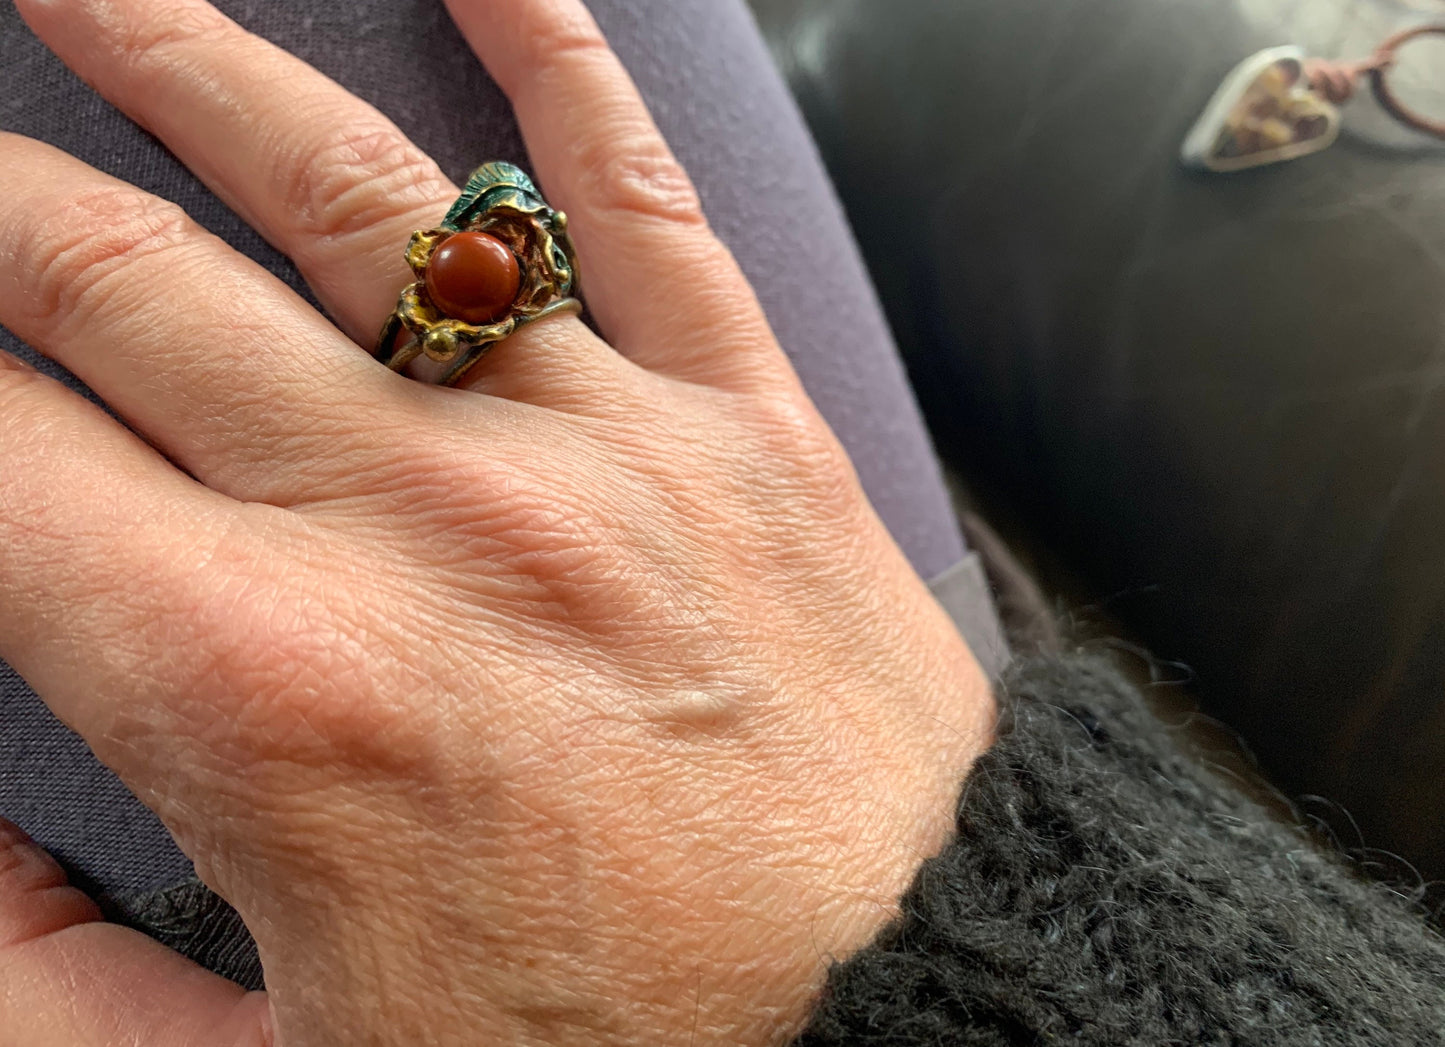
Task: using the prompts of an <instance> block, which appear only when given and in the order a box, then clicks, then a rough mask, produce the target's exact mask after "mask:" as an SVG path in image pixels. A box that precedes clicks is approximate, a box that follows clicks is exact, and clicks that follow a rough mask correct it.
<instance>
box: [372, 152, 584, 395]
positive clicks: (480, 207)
mask: <svg viewBox="0 0 1445 1047" xmlns="http://www.w3.org/2000/svg"><path fill="white" fill-rule="evenodd" d="M460 232H480V233H487V234H489V235H490V236H494V237H496V238H497V239H498V240H501V241H502V242H503V243H504V244H506V245H507V246H508V247H510V248H511V249H512V252H513V253H514V254H515V255H516V256H517V259H518V261H519V262H520V263H521V270H522V284H521V288H520V290H519V291H518V292H517V297H516V300H515V301H514V302H513V304H512V308H511V309H510V310H509V311H508V312H507V314H506V315H505V316H503V317H502V318H501V319H499V320H497V321H495V322H493V323H488V324H480V325H478V324H469V323H467V322H466V321H463V320H458V319H455V318H454V317H449V316H447V315H445V314H444V313H443V312H441V310H440V309H438V308H437V306H436V305H435V303H433V302H432V300H431V296H430V295H429V294H428V293H427V289H426V267H427V263H428V262H429V261H430V259H431V256H432V252H433V251H435V250H436V249H437V247H439V246H440V245H441V243H442V242H443V241H444V240H446V239H447V238H448V237H450V236H452V235H453V234H455V233H460ZM406 261H407V264H408V265H409V266H411V270H412V272H413V273H414V274H416V282H415V283H412V284H409V285H407V287H406V289H405V290H403V291H402V292H401V297H400V298H399V299H398V301H397V305H396V309H395V310H394V311H393V312H392V314H391V315H390V316H389V317H387V319H386V323H385V324H384V325H383V326H382V329H381V335H380V337H379V338H378V339H377V343H376V350H375V356H376V358H377V359H378V360H380V361H381V362H382V363H384V364H386V366H387V367H390V368H391V369H392V370H393V371H400V370H402V369H403V368H405V367H406V366H407V365H408V364H410V363H411V362H412V361H413V360H415V359H416V358H417V357H419V356H421V355H423V354H425V355H426V356H427V357H428V358H429V359H431V360H434V361H436V362H437V363H439V364H442V365H444V367H445V370H444V371H443V372H442V377H441V379H440V383H441V384H443V385H455V384H456V383H457V382H459V381H461V379H462V377H463V376H464V375H465V374H466V373H467V371H468V370H469V369H470V368H471V367H472V365H474V364H475V363H476V362H477V361H478V360H480V359H481V358H482V357H483V356H485V355H486V353H487V351H488V350H489V349H490V348H491V347H492V346H494V345H496V344H497V343H498V342H500V341H501V340H502V339H504V338H506V337H507V336H508V335H510V334H512V333H513V332H514V331H516V330H517V329H518V328H520V327H523V326H525V325H527V324H529V323H533V322H535V321H537V320H541V319H543V318H545V317H548V316H555V315H557V314H559V313H564V312H572V313H580V312H581V311H582V303H581V302H579V301H578V300H577V299H576V298H575V297H574V294H575V292H576V289H577V258H576V254H575V253H574V251H573V249H572V240H571V237H569V236H568V235H567V216H566V215H565V214H563V213H562V212H561V211H554V210H553V209H552V208H551V207H549V206H547V202H546V201H545V200H543V199H542V194H541V193H539V192H538V191H537V187H536V186H535V185H534V184H533V183H532V180H531V179H530V178H528V177H527V175H526V174H525V173H524V172H523V171H522V170H521V169H520V168H517V167H514V166H513V165H512V164H508V163H500V162H499V163H490V164H484V165H482V166H481V167H479V168H477V169H476V170H475V171H473V172H472V176H471V177H470V178H469V179H467V184H466V188H464V189H463V190H462V193H461V195H460V196H459V197H457V202H456V203H454V204H453V205H452V207H451V210H449V211H448V212H447V214H446V217H445V218H443V219H442V222H441V224H440V225H439V226H437V227H436V228H434V229H419V230H417V231H416V232H415V233H412V235H411V241H410V242H409V243H408V244H407V248H406Z"/></svg>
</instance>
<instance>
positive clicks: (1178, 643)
mask: <svg viewBox="0 0 1445 1047" xmlns="http://www.w3.org/2000/svg"><path fill="white" fill-rule="evenodd" d="M753 2H754V7H755V10H756V13H757V15H758V18H759V21H760V22H761V24H762V26H763V28H764V30H765V32H766V33H767V35H768V37H769V40H770V43H771V45H772V46H773V48H774V51H775V54H776V56H777V59H778V61H779V64H780V65H781V66H782V68H783V70H784V72H785V73H786V75H787V76H788V78H789V81H790V83H791V85H792V88H793V91H794V93H795V95H796V97H797V98H798V100H799V103H800V104H801V106H802V109H803V111H804V114H805V116H806V117H807V119H808V121H809V123H810V124H811V126H812V128H813V131H814V133H815V135H816V137H817V139H818V142H819V145H820V148H821V150H822V152H823V155H824V158H825V160H826V162H827V164H828V166H829V168H830V170H831V172H832V175H833V178H834V180H835V182H836V184H837V186H838V189H839V192H840V194H841V195H842V198H843V201H844V204H845V206H846V207H847V209H848V212H849V215H850V217H851V219H852V222H853V224H854V228H855V230H856V232H857V235H858V237H859V239H860V241H861V243H862V246H863V250H864V253H865V256H866V257H867V259H868V261H869V264H870V267H871V269H872V272H873V277H874V279H875V281H876V282H877V284H878V286H879V289H880V291H881V292H882V295H883V299H884V302H885V305H886V307H887V309H888V313H889V317H890V319H891V322H892V323H893V325H894V330H895V332H896V334H897V336H898V340H899V343H900V345H901V347H902V349H903V351H904V354H905V356H906V358H907V360H908V364H909V368H910V371H911V373H912V376H913V379H914V383H915V385H916V387H917V389H918V392H919V395H920V398H921V400H922V402H923V406H924V409H925V411H926V413H927V415H928V418H929V421H930V424H931V426H932V428H933V431H934V435H935V439H936V440H937V442H938V445H939V449H940V451H941V452H942V453H943V455H944V457H945V459H946V460H947V462H948V463H949V465H950V467H951V468H952V469H953V470H954V471H955V472H956V473H957V474H958V476H959V477H960V478H961V479H962V481H963V482H964V484H965V485H966V487H967V489H968V490H969V492H970V494H971V497H972V498H973V499H975V500H976V503H977V505H978V506H979V508H980V510H981V512H982V513H983V515H984V516H985V517H986V518H987V519H988V520H989V521H990V522H991V523H992V524H993V525H994V526H995V527H996V528H997V529H998V530H999V531H1000V533H1001V534H1002V535H1003V536H1004V538H1005V539H1006V540H1007V541H1008V542H1009V543H1010V544H1011V545H1012V546H1013V547H1014V548H1016V549H1018V550H1022V551H1023V554H1024V556H1025V558H1026V559H1028V560H1029V561H1031V562H1032V564H1033V565H1034V566H1035V568H1036V569H1037V572H1038V574H1039V576H1040V577H1041V579H1042V581H1043V584H1044V588H1045V590H1046V591H1047V592H1049V593H1051V594H1053V596H1054V597H1055V598H1057V599H1058V600H1059V601H1060V602H1061V605H1062V606H1065V607H1067V608H1069V609H1070V611H1069V613H1070V614H1072V615H1073V616H1074V617H1075V618H1076V619H1079V620H1082V621H1083V622H1084V623H1085V627H1086V628H1087V627H1088V625H1089V624H1090V623H1091V622H1092V623H1095V624H1096V625H1097V623H1107V625H1106V626H1101V627H1107V628H1108V629H1111V630H1112V629H1117V630H1119V631H1121V632H1122V633H1123V634H1125V635H1127V636H1130V637H1135V638H1137V639H1138V640H1139V641H1140V642H1141V643H1142V644H1144V645H1147V647H1148V648H1149V649H1150V650H1151V651H1152V652H1153V653H1154V655H1155V656H1156V657H1157V658H1159V659H1163V660H1167V661H1169V662H1178V663H1182V665H1183V666H1185V667H1187V670H1185V675H1186V678H1187V681H1188V682H1187V686H1188V688H1189V690H1190V692H1191V693H1192V695H1193V696H1194V697H1195V698H1196V699H1197V700H1198V701H1199V703H1200V704H1201V706H1202V707H1203V709H1204V710H1205V711H1206V712H1208V713H1210V714H1212V715H1214V716H1217V717H1218V718H1220V719H1222V720H1224V721H1225V722H1226V723H1228V724H1229V725H1230V726H1231V727H1233V728H1234V729H1236V730H1237V731H1238V732H1239V733H1240V735H1241V736H1242V737H1243V739H1244V741H1245V743H1246V744H1247V745H1248V747H1249V748H1250V749H1251V750H1252V751H1253V752H1254V753H1255V754H1256V755H1257V757H1258V759H1259V761H1260V763H1261V765H1262V766H1263V768H1264V770H1265V771H1266V772H1267V773H1268V774H1269V775H1270V777H1271V778H1273V780H1274V781H1275V782H1277V783H1278V784H1279V786H1280V787H1281V788H1282V789H1283V791H1284V792H1285V793H1286V794H1287V795H1288V796H1290V797H1291V798H1293V799H1294V800H1295V801H1296V803H1297V804H1298V805H1299V807H1300V809H1301V811H1302V812H1303V813H1304V814H1305V815H1306V816H1308V817H1312V818H1317V819H1320V820H1321V821H1322V824H1326V825H1327V826H1328V827H1329V829H1330V830H1331V831H1333V832H1334V833H1336V834H1337V835H1338V837H1339V839H1340V842H1341V844H1342V845H1343V846H1344V847H1346V848H1347V849H1351V850H1353V851H1355V852H1356V854H1357V855H1358V856H1360V857H1361V858H1362V860H1365V861H1368V862H1372V863H1373V862H1380V863H1383V865H1384V866H1385V869H1384V872H1385V874H1386V875H1389V876H1392V877H1393V878H1395V879H1398V880H1404V881H1406V882H1408V881H1409V880H1410V879H1411V878H1412V877H1416V876H1418V877H1419V880H1420V882H1423V881H1425V880H1432V879H1435V878H1445V142H1440V141H1436V140H1433V139H1430V138H1427V137H1425V136H1422V135H1420V134H1418V133H1415V132H1411V131H1407V130H1405V129H1403V128H1401V127H1400V126H1398V125H1397V124H1395V123H1394V122H1393V121H1391V120H1390V119H1389V118H1388V117H1387V116H1386V115H1385V114H1384V113H1383V112H1382V111H1381V110H1380V109H1379V108H1378V106H1377V105H1376V104H1375V102H1374V100H1373V99H1372V98H1371V97H1370V95H1369V92H1368V91H1364V92H1362V94H1361V95H1360V96H1359V97H1358V98H1357V99H1356V100H1355V101H1353V102H1352V103H1350V104H1349V105H1348V106H1347V108H1346V110H1345V120H1344V132H1343V135H1342V137H1341V140H1340V141H1339V142H1338V143H1337V144H1336V145H1335V146H1333V147H1332V148H1331V149H1329V150H1328V151H1326V152H1324V153H1321V154H1319V155H1317V156H1314V157H1311V158H1307V159H1303V160H1299V161H1295V162H1293V163H1290V164H1285V165H1281V166H1277V167H1271V168H1265V169H1261V170H1258V171H1253V172H1247V173H1242V174H1235V175H1228V176H1222V175H1205V174H1193V173H1190V172H1187V171H1185V170H1183V169H1182V168H1181V167H1180V165H1179V163H1178V160H1177V154H1178V149H1179V146H1180V143H1181V141H1182V140H1183V138H1184V135H1185V134H1186V132H1187V131H1188V130H1189V128H1190V126H1191V124H1192V123H1193V122H1194V120H1195V119H1196V117H1198V115H1199V113H1200V111H1201V110H1202V109H1203V107H1204V105H1205V103H1206V101H1207V100H1208V99H1209V97H1210V95H1211V94H1212V93H1213V91H1214V89H1215V88H1216V87H1217V86H1218V84H1219V82H1220V80H1221V79H1222V78H1223V77H1224V76H1225V74H1226V73H1227V72H1228V71H1229V70H1230V69H1231V68H1232V67H1233V66H1234V65H1235V64H1236V63H1238V62H1239V61H1240V60H1241V59H1243V58H1244V57H1246V56H1247V55H1249V54H1250V53H1252V52H1254V51H1257V50H1259V49H1261V48H1264V47H1268V46H1273V45H1277V44H1283V43H1296V44H1300V45H1302V46H1303V47H1304V48H1305V49H1306V50H1307V51H1308V52H1309V53H1310V54H1315V55H1321V56H1329V57H1364V56H1365V55H1368V54H1369V53H1370V52H1371V51H1372V50H1373V49H1374V48H1375V46H1376V45H1377V44H1378V43H1379V42H1380V41H1381V40H1382V39H1383V38H1384V37H1385V36H1387V35H1388V34H1389V33H1391V32H1393V31H1395V30H1397V29H1400V28H1403V27H1405V26H1408V25H1414V24H1420V23H1424V22H1430V21H1434V22H1445V0H1372V2H1352V0H1008V2H1006V3H1003V2H998V0H990V2H983V0H753ZM1398 75H1399V78H1400V83H1401V85H1402V93H1403V94H1405V95H1406V96H1407V98H1408V99H1409V101H1410V102H1412V103H1413V104H1415V105H1418V106H1419V107H1421V108H1424V109H1427V110H1430V111H1432V112H1433V113H1435V114H1436V115H1437V118H1438V119H1445V37H1442V38H1436V39H1434V40H1427V41H1422V42H1420V43H1418V44H1416V45H1411V47H1410V49H1409V50H1408V51H1407V52H1406V53H1405V54H1404V56H1403V57H1402V64H1401V67H1400V69H1399V71H1398ZM1320 797H1322V798H1325V799H1319V798H1320ZM1386 852H1391V853H1386Z"/></svg>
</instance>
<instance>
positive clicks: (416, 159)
mask: <svg viewBox="0 0 1445 1047" xmlns="http://www.w3.org/2000/svg"><path fill="white" fill-rule="evenodd" d="M17 6H18V7H19V9H20V12H21V14H22V15H23V16H24V18H25V20H26V21H27V22H28V23H29V24H30V26H31V27H32V28H33V29H34V30H35V32H36V34H37V35H39V36H40V38H41V39H42V40H43V41H44V42H45V43H46V44H47V46H49V47H50V48H51V49H52V50H53V51H55V53H56V54H57V55H58V56H59V57H60V58H61V59H62V60H63V61H65V63H66V64H67V65H69V66H70V67H71V68H72V69H74V70H75V71H76V72H77V73H79V74H80V75H81V76H82V77H83V78H84V79H85V80H86V81H87V82H89V83H90V84H91V85H92V86H94V87H95V88H96V89H97V90H98V91H99V92H100V93H101V94H102V95H104V96H105V97H106V98H107V99H108V100H109V101H111V102H112V103H113V104H115V105H116V106H117V107H118V108H120V109H121V110H122V111H124V112H125V113H126V114H127V115H129V116H130V117H131V118H132V119H134V120H135V121H136V122H137V123H139V124H141V125H142V126H144V127H145V128H147V129H148V130H149V131H151V132H152V133H154V134H155V135H156V136H157V137H158V138H160V139H161V140H162V141H163V142H164V143H165V144H166V145H167V146H168V147H169V148H170V149H171V150H172V151H173V152H174V153H175V154H176V155H177V156H179V157H180V159H181V160H182V161H183V162H184V163H185V164H186V165H187V166H188V167H189V168H190V169H191V170H192V171H193V172H194V173H195V174H196V175H197V176H198V177H199V178H200V179H201V180H202V181H203V182H205V183H206V185H207V186H208V187H210V189H211V190H212V191H213V192H215V193H216V195H217V196H219V197H220V198H221V199H222V200H223V201H225V202H226V203H227V204H228V205H229V206H230V207H232V208H233V209H234V210H235V211H236V212H237V213H238V214H239V215H240V216H241V217H242V218H244V219H245V220H246V221H247V222H248V223H249V224H250V225H251V226H253V227H254V228H255V229H257V230H258V231H259V232H260V233H261V234H262V235H263V236H265V237H266V239H267V240H269V241H270V242H271V243H272V244H273V245H274V246H275V247H276V248H277V249H278V250H280V251H281V252H282V253H283V254H285V255H287V256H288V257H289V258H291V259H292V260H293V261H294V262H295V263H296V265H297V267H298V268H299V269H300V270H301V273H302V275H303V276H304V277H305V279H306V281H307V283H308V284H309V285H310V286H311V288H312V290H313V291H314V292H315V293H316V295H317V298H318V299H319V300H320V301H321V303H322V304H323V305H324V306H325V307H326V309H327V311H328V312H329V313H330V314H331V316H332V317H333V318H335V320H336V322H337V324H338V326H340V327H341V329H342V330H343V331H345V332H346V333H347V334H348V335H350V337H351V338H352V339H353V340H354V341H355V342H357V343H358V344H360V345H361V346H364V347H365V348H367V349H370V348H371V347H372V344H373V342H374V340H375V338H376V336H377V332H378V331H379V330H380V328H381V323H382V321H383V320H384V319H385V317H386V315H387V313H388V312H390V310H391V309H392V307H393V306H394V305H395V303H396V296H397V293H398V291H399V290H400V289H401V287H402V286H403V285H404V284H406V283H408V282H409V281H410V280H411V279H413V277H412V276H411V273H410V270H409V269H408V268H407V267H406V264H405V262H404V261H403V258H402V253H403V250H404V248H405V246H406V243H407V240H408V238H409V236H410V235H411V233H412V231H413V230H415V229H419V228H426V227H429V226H433V225H435V224H436V222H437V221H439V220H440V219H441V217H442V215H443V214H445V212H446V210H447V208H448V207H449V206H450V205H451V203H452V202H453V201H454V200H455V199H456V196H457V193H458V189H457V187H456V186H455V185H454V184H453V183H452V182H451V181H450V180H449V179H448V178H447V177H446V175H445V174H443V172H442V171H441V169H440V168H439V167H438V166H437V165H436V163H435V162H434V161H433V160H432V159H431V158H430V157H428V156H427V155H426V154H425V153H424V152H422V151H421V150H420V149H419V148H417V146H415V145H414V144H413V143H411V142H410V141H409V140H408V139H407V138H406V136H405V135H403V134H402V133H401V131H400V130H399V129H397V127H396V126H395V125H394V124H393V123H392V122H391V121H390V120H388V119H387V118H386V117H385V116H383V115H382V114H381V113H380V112H378V111H377V110H376V109H374V108H373V107H372V106H370V105H367V104H366V103H365V102H363V101H361V100H360V99H358V98H357V97H355V96H354V95H352V94H351V93H350V92H348V91H346V90H345V89H344V88H342V87H341V86H340V85H339V84H337V83H335V82H334V81H332V80H330V79H328V78H327V77H325V76H324V75H322V74H321V73H320V72H318V71H316V70H315V69H312V68H311V67H310V66H308V65H307V64H306V63H305V62H303V61H301V60H300V59H298V58H296V57H295V56H293V55H290V54H288V53H287V52H285V51H283V50H281V49H280V48H278V47H276V46H274V45H273V44H271V43H269V42H267V41H266V40H263V39H261V38H260V37H257V36H255V35H254V34H252V33H249V32H247V31H246V30H244V29H242V28H241V27H240V26H238V25H237V24H236V23H235V22H233V21H231V20H230V19H229V18H227V17H225V16H224V15H223V14H221V13H220V12H219V11H217V10H216V9H215V8H214V7H212V6H211V5H210V4H209V3H206V2H205V0H20V2H19V3H18V4H17ZM178 100H183V101H181V102H179V103H178ZM543 327H546V328H551V330H550V331H547V332H546V333H545V334H544V333H543V332H542V331H541V330H540V329H541V328H543ZM564 332H565V333H564ZM518 352H522V353H525V354H526V355H527V356H528V357H529V358H530V359H529V365H532V364H535V365H538V366H540V368H541V369H542V370H544V371H554V370H562V371H563V372H564V373H569V374H573V375H575V377H576V378H577V380H579V381H584V382H586V383H587V384H589V385H590V386H591V387H594V388H595V387H596V386H597V384H598V383H599V382H603V381H605V380H606V378H607V375H608V374H609V373H611V374H612V375H613V376H614V377H615V372H616V369H617V367H618V365H619V363H620V361H618V360H617V358H616V356H615V354H613V353H612V352H611V350H610V349H608V348H607V347H606V346H605V345H604V344H603V343H601V342H600V341H599V340H598V339H596V337H595V336H593V335H592V334H591V332H589V331H588V330H587V329H586V327H585V326H584V325H582V324H581V323H580V322H578V321H577V320H575V319H573V318H570V317H565V318H558V319H556V320H553V321H548V322H546V323H545V324H539V325H536V329H534V330H528V329H524V330H523V331H521V332H519V333H518V334H517V335H516V336H515V337H514V338H513V339H512V340H511V342H510V344H509V347H508V356H509V358H515V356H516V354H517V353H518ZM557 354H563V355H564V356H565V357H566V359H565V361H564V366H562V367H560V368H554V367H551V366H547V365H548V363H549V360H550V358H551V357H553V356H556V355H557ZM539 358H540V359H539ZM552 362H554V363H555V362H556V361H552ZM528 369H529V370H530V369H531V367H530V366H529V368H528ZM507 370H509V371H510V370H512V369H511V368H508V369H507ZM486 371H487V372H488V373H493V374H494V373H495V371H496V369H495V368H493V367H488V368H486ZM502 377H503V376H501V375H496V379H497V381H495V382H493V383H491V385H490V386H489V385H487V384H485V383H484V384H483V386H482V387H483V388H485V389H486V390H487V391H494V392H496V391H501V392H503V394H504V395H516V394H526V393H529V392H539V391H540V390H537V389H536V388H535V386H536V383H535V382H528V383H526V386H527V387H526V388H523V387H519V386H517V384H516V383H515V382H512V383H510V384H509V385H507V386H506V387H505V388H502V387H500V385H499V384H498V383H499V382H500V380H501V379H502ZM521 398H525V399H534V400H535V399H537V397H535V396H527V395H523V396H521Z"/></svg>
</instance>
